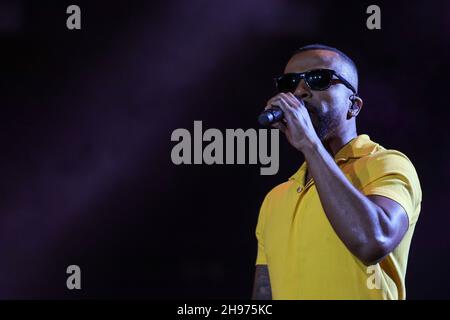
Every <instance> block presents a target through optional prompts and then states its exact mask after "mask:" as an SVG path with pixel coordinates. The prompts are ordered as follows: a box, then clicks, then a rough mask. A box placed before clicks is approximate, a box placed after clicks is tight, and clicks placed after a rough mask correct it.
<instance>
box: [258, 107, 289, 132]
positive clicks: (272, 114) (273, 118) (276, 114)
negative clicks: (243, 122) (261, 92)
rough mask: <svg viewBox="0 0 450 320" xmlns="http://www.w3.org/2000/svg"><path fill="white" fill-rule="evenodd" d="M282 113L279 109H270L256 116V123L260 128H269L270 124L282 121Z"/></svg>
mask: <svg viewBox="0 0 450 320" xmlns="http://www.w3.org/2000/svg"><path fill="white" fill-rule="evenodd" d="M283 116H284V113H283V110H281V109H280V107H272V108H269V109H267V110H265V111H264V112H263V113H261V114H260V115H259V116H258V122H259V124H260V125H262V126H265V127H266V126H269V125H271V124H272V123H275V122H278V121H280V120H281V119H283Z"/></svg>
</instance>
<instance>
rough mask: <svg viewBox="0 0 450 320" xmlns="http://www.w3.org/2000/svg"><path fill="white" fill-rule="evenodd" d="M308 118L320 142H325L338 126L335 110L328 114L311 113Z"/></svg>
mask: <svg viewBox="0 0 450 320" xmlns="http://www.w3.org/2000/svg"><path fill="white" fill-rule="evenodd" d="M310 116H311V122H312V124H313V127H314V129H315V130H316V134H317V136H318V137H319V139H320V141H322V142H325V140H327V139H328V138H329V137H330V136H331V134H332V133H333V132H334V131H335V130H336V129H337V127H338V125H339V120H338V119H339V116H338V114H337V110H331V111H329V112H328V113H322V112H313V113H312V115H311V113H310Z"/></svg>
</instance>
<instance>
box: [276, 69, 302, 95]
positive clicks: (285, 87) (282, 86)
mask: <svg viewBox="0 0 450 320" xmlns="http://www.w3.org/2000/svg"><path fill="white" fill-rule="evenodd" d="M298 81H299V79H298V77H296V75H295V74H285V75H283V76H281V77H279V78H277V80H276V85H277V90H278V92H286V93H287V92H292V91H293V90H295V88H297V85H298Z"/></svg>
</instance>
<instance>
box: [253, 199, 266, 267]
mask: <svg viewBox="0 0 450 320" xmlns="http://www.w3.org/2000/svg"><path fill="white" fill-rule="evenodd" d="M266 215H267V197H266V198H265V199H264V201H263V203H262V205H261V208H260V210H259V216H258V223H257V225H256V232H255V234H256V239H257V241H258V249H257V255H256V264H267V259H266V252H265V249H264V227H265V223H266Z"/></svg>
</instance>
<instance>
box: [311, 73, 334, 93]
mask: <svg viewBox="0 0 450 320" xmlns="http://www.w3.org/2000/svg"><path fill="white" fill-rule="evenodd" d="M332 76H333V75H332V74H331V72H329V71H328V70H316V71H310V72H308V73H307V75H306V81H307V82H308V85H309V87H310V88H311V89H313V90H325V89H328V88H329V87H330V84H331V78H332Z"/></svg>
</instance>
